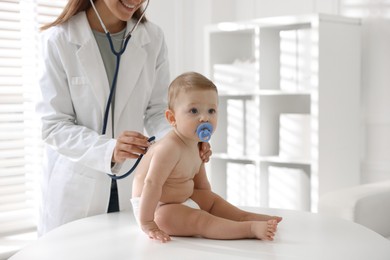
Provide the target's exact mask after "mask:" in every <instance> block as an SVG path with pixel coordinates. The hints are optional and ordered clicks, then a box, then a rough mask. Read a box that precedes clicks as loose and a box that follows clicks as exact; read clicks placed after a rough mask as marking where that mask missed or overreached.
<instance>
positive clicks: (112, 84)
mask: <svg viewBox="0 0 390 260" xmlns="http://www.w3.org/2000/svg"><path fill="white" fill-rule="evenodd" d="M145 1H146V6H145V8H144V10H143V11H142V14H141V16H140V18H139V19H138V21H137V23H136V24H135V25H134V26H133V28H132V29H131V30H130V31H129V33H128V34H127V35H126V36H125V37H124V38H123V46H122V47H121V49H120V50H119V51H116V50H115V48H114V44H113V42H112V38H111V35H110V32H109V31H108V30H107V28H106V26H105V25H104V23H103V20H102V18H101V17H100V15H99V13H98V11H97V9H96V7H95V4H94V3H93V0H90V2H91V5H92V8H93V10H94V11H95V13H96V16H97V18H98V19H99V22H100V24H101V26H102V28H103V30H104V32H105V34H106V37H107V39H108V41H109V43H110V48H111V52H112V53H113V54H114V55H115V56H116V66H115V72H114V78H113V80H112V83H111V88H110V95H109V96H108V100H107V104H106V109H105V111H104V119H103V127H102V135H105V134H106V129H107V122H108V116H109V113H110V108H111V103H112V98H113V96H114V95H115V89H116V82H117V78H118V72H119V65H120V59H121V56H122V54H123V53H124V52H125V50H126V47H127V44H128V42H129V40H130V38H131V34H132V33H133V32H134V30H135V29H137V27H138V25H139V23H140V22H141V20H142V18H143V17H144V16H145V11H146V9H147V8H148V6H149V1H150V0H142V1H141V2H140V3H139V4H138V6H140V5H142V4H143V3H144V2H145ZM138 6H136V7H138ZM154 139H155V137H154V136H152V137H150V138H149V139H148V142H150V143H151V142H153V141H154ZM142 157H143V154H141V155H140V156H139V157H138V159H137V161H136V162H135V163H134V165H133V167H131V169H130V170H129V171H128V172H126V173H125V174H123V175H120V176H117V175H112V174H108V176H110V177H111V178H112V179H114V180H119V179H123V178H126V177H127V176H129V175H130V174H131V173H132V172H133V171H134V170H135V168H136V167H137V166H138V163H139V162H140V161H141V159H142Z"/></svg>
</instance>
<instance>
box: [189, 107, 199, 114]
mask: <svg viewBox="0 0 390 260" xmlns="http://www.w3.org/2000/svg"><path fill="white" fill-rule="evenodd" d="M190 113H191V114H196V113H198V109H196V108H191V109H190Z"/></svg>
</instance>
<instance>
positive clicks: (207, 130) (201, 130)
mask: <svg viewBox="0 0 390 260" xmlns="http://www.w3.org/2000/svg"><path fill="white" fill-rule="evenodd" d="M212 133H213V126H212V125H211V124H210V123H202V124H200V125H199V126H198V128H197V129H196V134H197V135H198V137H199V139H200V141H202V142H208V141H209V140H210V138H211V134H212Z"/></svg>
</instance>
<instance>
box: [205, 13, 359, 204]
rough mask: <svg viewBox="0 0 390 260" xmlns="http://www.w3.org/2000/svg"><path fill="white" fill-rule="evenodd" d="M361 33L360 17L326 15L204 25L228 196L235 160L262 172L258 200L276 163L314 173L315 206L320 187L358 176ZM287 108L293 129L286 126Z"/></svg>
mask: <svg viewBox="0 0 390 260" xmlns="http://www.w3.org/2000/svg"><path fill="white" fill-rule="evenodd" d="M360 30H361V23H360V20H359V19H352V18H346V17H341V16H334V15H324V14H313V15H303V16H289V17H272V18H262V19H255V20H251V21H243V22H237V23H220V24H215V25H210V26H208V27H207V28H206V30H205V39H206V42H205V55H206V56H205V60H206V64H205V68H206V73H207V76H208V77H209V78H211V79H212V80H213V81H214V83H215V84H216V85H217V87H218V88H219V96H220V105H219V123H218V127H217V130H216V133H215V135H214V136H213V139H212V143H211V145H212V149H213V152H214V154H213V156H212V158H211V161H210V163H209V171H210V172H209V177H210V180H211V184H212V186H213V189H214V190H215V191H216V192H217V193H219V194H220V195H221V196H223V197H226V195H227V192H226V189H227V188H228V187H227V185H226V183H230V185H231V184H232V183H234V182H231V181H230V182H228V181H227V175H229V176H234V174H235V173H234V171H232V170H229V169H228V167H230V166H229V165H230V164H234V169H235V170H236V169H238V168H237V165H239V164H242V165H243V170H240V171H239V172H240V173H239V174H245V171H249V172H250V174H249V173H248V175H250V176H255V177H253V178H254V179H253V181H250V182H249V184H250V185H252V184H253V185H255V186H256V187H259V188H256V189H252V190H257V191H258V192H259V193H260V196H258V194H257V195H256V197H260V201H259V205H254V206H268V205H269V199H270V198H269V194H270V193H272V194H275V192H271V191H270V190H269V188H270V186H269V173H268V170H269V167H281V169H282V170H283V168H286V169H287V168H295V170H291V171H290V172H294V174H295V173H296V174H295V175H297V176H298V175H299V174H298V173H299V172H304V173H305V174H308V175H309V180H310V198H309V199H308V201H310V207H309V208H310V209H311V210H312V211H316V207H317V201H318V197H319V196H321V195H322V194H324V193H326V192H329V191H332V190H336V189H340V188H344V187H348V186H352V185H356V184H358V183H359V174H360V168H359V167H360V160H359V158H360V154H359V149H358V146H359V140H360V139H359V135H360V133H358V132H357V130H356V129H359V125H360V118H359V115H360V111H359V108H360V106H359V102H360ZM282 115H283V118H284V119H283V120H291V122H292V125H291V126H289V125H288V124H287V125H286V121H285V122H284V123H283V124H284V125H283V126H281V122H280V120H281V118H282ZM294 120H295V121H294ZM287 123H288V122H287ZM294 124H295V126H294ZM295 127H297V128H295ZM290 135H291V136H292V137H294V138H296V140H292V141H294V142H295V143H294V142H291V144H290V143H289V140H287V139H288V138H289V136H290ZM286 138H287V139H286ZM281 142H282V143H281ZM290 146H291V147H290ZM297 146H302V147H297ZM306 146H307V147H306ZM282 148H283V150H282ZM290 148H291V149H290ZM294 148H299V149H294ZM289 149H290V150H291V151H290V150H289ZM301 153H302V154H301ZM286 155H288V156H286ZM308 156H309V157H310V158H306V157H308ZM248 164H252V165H254V167H255V168H253V166H250V167H249V166H245V165H248ZM278 169H279V168H278ZM278 172H279V170H278ZM286 172H288V170H286ZM224 173H226V174H224ZM256 176H257V177H256ZM305 178H306V177H305ZM305 178H302V179H305ZM233 188H234V187H233ZM237 190H239V189H238V188H237ZM229 194H232V192H229Z"/></svg>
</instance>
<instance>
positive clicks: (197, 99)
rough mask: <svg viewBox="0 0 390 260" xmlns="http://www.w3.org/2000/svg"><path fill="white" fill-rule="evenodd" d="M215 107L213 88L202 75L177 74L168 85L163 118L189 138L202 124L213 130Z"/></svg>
mask: <svg viewBox="0 0 390 260" xmlns="http://www.w3.org/2000/svg"><path fill="white" fill-rule="evenodd" d="M217 108H218V90H217V87H216V86H215V85H214V83H213V82H212V81H211V80H209V79H208V78H206V77H205V76H203V75H202V74H199V73H196V72H187V73H184V74H181V75H180V76H178V77H177V78H176V79H175V80H173V81H172V83H171V85H170V86H169V90H168V110H167V111H166V113H165V115H166V118H167V120H168V121H169V123H170V124H171V125H172V126H174V127H175V128H176V130H177V132H179V133H181V134H183V135H186V136H187V137H191V138H192V137H193V136H194V134H196V129H197V127H198V126H199V125H200V124H202V123H208V125H211V131H213V130H214V129H215V128H216V126H217ZM201 141H202V140H201Z"/></svg>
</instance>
